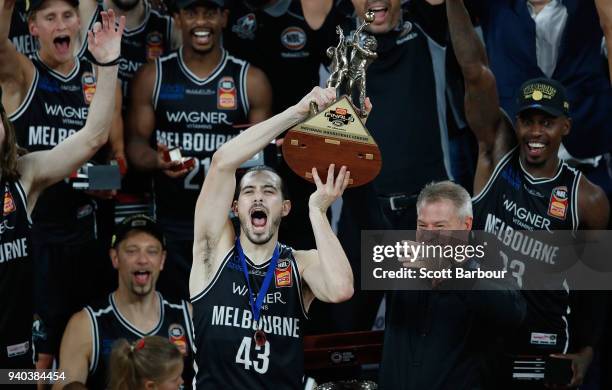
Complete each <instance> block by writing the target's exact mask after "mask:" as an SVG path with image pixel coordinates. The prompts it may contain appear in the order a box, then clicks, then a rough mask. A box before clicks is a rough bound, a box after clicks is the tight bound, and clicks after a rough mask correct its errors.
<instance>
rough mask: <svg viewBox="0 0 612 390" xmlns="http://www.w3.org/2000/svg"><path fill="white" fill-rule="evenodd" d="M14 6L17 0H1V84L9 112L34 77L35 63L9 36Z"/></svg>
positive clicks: (14, 107)
mask: <svg viewBox="0 0 612 390" xmlns="http://www.w3.org/2000/svg"><path fill="white" fill-rule="evenodd" d="M14 8H15V0H0V86H1V87H2V103H3V105H4V108H5V110H6V112H7V114H12V113H13V112H15V110H17V108H18V107H19V105H20V104H21V102H22V101H23V99H24V97H25V95H26V93H27V90H28V88H29V87H30V84H31V83H32V78H33V77H34V65H33V64H32V62H31V61H30V60H29V59H28V58H27V57H26V56H24V55H23V54H21V53H19V52H17V49H15V46H13V44H12V43H11V41H10V40H9V38H8V37H9V32H10V30H11V16H12V15H13V9H14Z"/></svg>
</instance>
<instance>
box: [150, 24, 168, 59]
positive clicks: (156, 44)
mask: <svg viewBox="0 0 612 390" xmlns="http://www.w3.org/2000/svg"><path fill="white" fill-rule="evenodd" d="M146 42H147V60H148V61H152V60H154V59H156V58H158V57H160V56H161V55H162V54H164V45H163V42H164V39H163V36H162V35H161V33H160V32H158V31H153V32H150V33H149V34H148V35H147V38H146Z"/></svg>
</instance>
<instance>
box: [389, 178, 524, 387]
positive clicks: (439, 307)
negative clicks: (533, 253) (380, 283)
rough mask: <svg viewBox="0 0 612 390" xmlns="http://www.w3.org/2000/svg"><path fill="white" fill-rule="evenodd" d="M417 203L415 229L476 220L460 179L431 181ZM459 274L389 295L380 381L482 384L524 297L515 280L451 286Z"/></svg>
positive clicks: (463, 225) (467, 226)
mask: <svg viewBox="0 0 612 390" xmlns="http://www.w3.org/2000/svg"><path fill="white" fill-rule="evenodd" d="M416 207H417V214H418V217H417V231H433V230H441V231H444V230H446V231H449V230H451V231H460V230H471V228H472V221H473V217H472V203H471V200H470V195H469V194H468V192H467V191H466V190H465V189H464V188H463V187H461V186H459V185H458V184H454V183H452V182H450V181H442V182H437V183H431V184H428V185H427V186H426V187H425V188H424V189H423V190H422V191H421V193H420V194H419V196H418V199H417V201H416ZM493 267H495V265H493ZM455 282H456V281H454V280H453V281H451V280H448V281H443V282H441V284H440V285H437V286H436V288H434V289H433V290H429V291H428V290H427V289H425V288H424V289H423V290H422V291H404V292H402V294H398V293H396V294H389V295H388V296H387V312H386V318H385V320H386V321H385V340H384V346H383V356H382V364H381V369H380V375H379V384H380V388H381V389H383V390H395V389H403V390H412V389H415V390H416V389H428V390H438V389H439V390H442V389H453V390H464V389H465V390H471V389H477V388H479V387H480V386H481V384H482V383H481V378H480V372H481V370H482V364H483V359H484V355H485V351H486V349H487V348H488V344H489V343H490V342H491V341H492V340H494V338H495V333H498V332H502V331H503V332H507V331H512V330H513V329H515V328H517V327H518V325H519V324H520V323H521V321H522V319H523V316H524V313H525V302H524V300H523V299H522V296H521V294H520V293H519V292H518V291H517V290H516V289H515V288H513V287H512V284H503V282H501V281H500V282H499V283H498V281H490V280H478V281H476V283H475V285H474V286H471V287H472V288H473V289H474V290H476V289H487V290H493V291H450V288H449V287H448V283H455ZM445 285H446V287H445ZM441 289H444V290H445V291H440V290H441ZM492 329H494V331H492Z"/></svg>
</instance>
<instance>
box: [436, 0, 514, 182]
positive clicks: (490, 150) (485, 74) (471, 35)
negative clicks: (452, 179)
mask: <svg viewBox="0 0 612 390" xmlns="http://www.w3.org/2000/svg"><path fill="white" fill-rule="evenodd" d="M446 11H447V17H448V26H449V32H450V36H451V41H452V44H453V49H454V50H455V55H456V57H457V61H458V63H459V66H460V67H461V72H462V73H463V78H464V81H465V115H466V118H467V122H468V125H469V126H470V128H471V129H472V131H473V132H474V134H475V135H476V139H477V140H478V149H479V156H478V167H477V172H476V178H475V183H474V192H475V193H478V192H479V190H480V189H482V188H484V185H485V183H486V181H487V180H488V178H489V177H490V175H491V174H492V172H493V169H494V168H495V165H497V163H498V162H499V160H501V158H502V157H503V156H504V155H505V154H506V153H507V152H508V151H509V150H510V149H511V148H512V147H513V146H514V144H515V143H516V140H515V138H514V134H513V132H512V128H511V127H510V124H509V123H508V122H507V121H506V120H505V119H504V116H503V114H502V112H501V110H500V107H499V95H498V94H497V86H496V85H495V77H494V76H493V73H492V72H491V69H489V64H488V60H487V54H486V52H485V48H484V45H483V43H482V42H481V40H480V38H479V37H478V35H477V34H476V31H475V30H474V27H473V26H472V22H471V20H470V16H469V14H468V12H467V10H466V9H465V6H464V4H463V0H447V1H446Z"/></svg>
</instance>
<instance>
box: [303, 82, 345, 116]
mask: <svg viewBox="0 0 612 390" xmlns="http://www.w3.org/2000/svg"><path fill="white" fill-rule="evenodd" d="M334 100H336V89H335V88H325V89H323V88H320V87H314V88H313V89H312V91H310V92H309V93H308V95H306V96H304V97H303V98H302V100H300V102H299V103H298V104H296V105H295V106H294V109H295V110H296V114H297V115H298V116H299V117H300V119H304V118H306V117H307V116H308V115H309V114H310V102H315V103H316V104H317V108H318V110H319V111H321V110H322V109H324V108H325V107H327V106H329V105H330V104H331V103H332V102H333V101H334Z"/></svg>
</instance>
